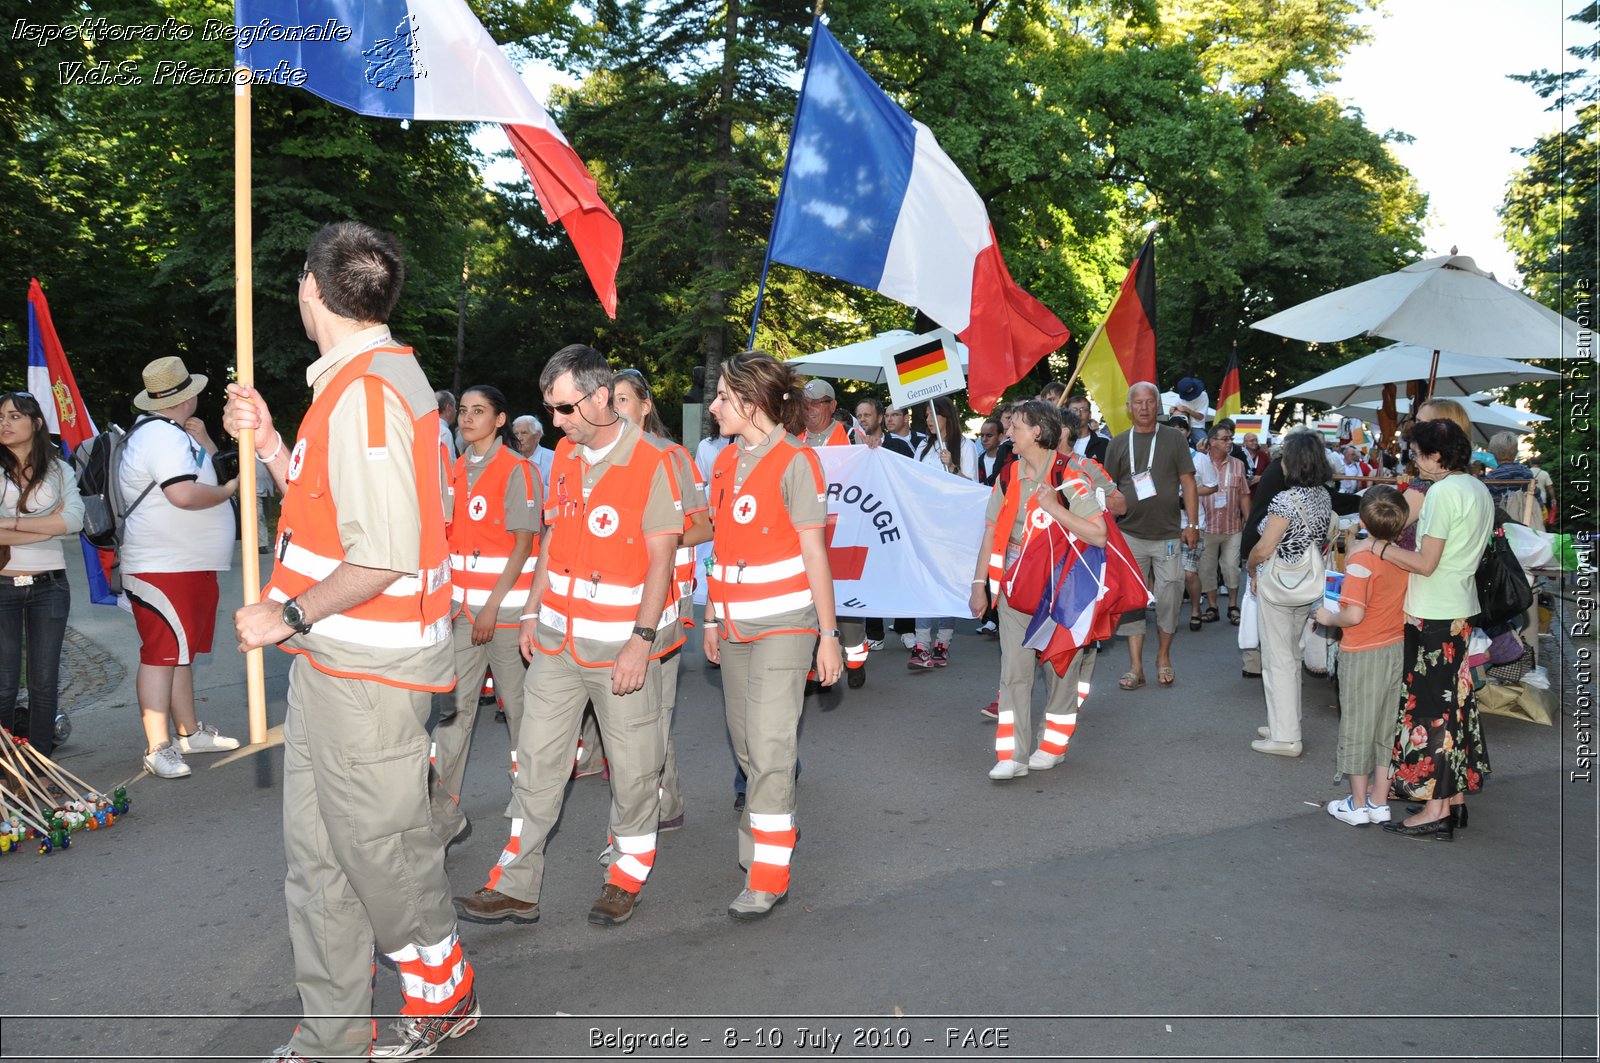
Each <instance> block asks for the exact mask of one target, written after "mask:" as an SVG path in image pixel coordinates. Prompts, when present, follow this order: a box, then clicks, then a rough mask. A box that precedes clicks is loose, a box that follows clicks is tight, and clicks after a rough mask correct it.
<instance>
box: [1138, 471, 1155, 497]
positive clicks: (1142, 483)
mask: <svg viewBox="0 0 1600 1063" xmlns="http://www.w3.org/2000/svg"><path fill="white" fill-rule="evenodd" d="M1133 493H1134V495H1136V496H1137V497H1138V498H1140V499H1145V498H1154V497H1156V481H1155V477H1153V476H1151V475H1150V470H1149V469H1146V470H1145V471H1144V472H1136V473H1134V474H1133Z"/></svg>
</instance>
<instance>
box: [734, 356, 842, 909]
mask: <svg viewBox="0 0 1600 1063" xmlns="http://www.w3.org/2000/svg"><path fill="white" fill-rule="evenodd" d="M804 386H805V382H804V380H803V379H802V378H801V377H800V376H799V374H797V373H795V372H793V371H792V370H791V369H789V368H788V367H787V366H785V365H784V364H783V363H781V362H779V361H778V360H777V359H775V358H773V357H772V356H771V355H770V354H766V353H765V352H762V351H745V352H744V353H742V354H737V355H734V356H733V357H732V358H729V359H727V360H725V361H724V362H723V363H722V376H721V379H719V380H718V381H717V397H716V401H715V402H713V403H712V407H711V409H712V412H713V413H714V414H716V417H717V421H718V423H719V424H721V426H722V430H723V431H724V432H725V433H727V434H728V435H730V436H732V437H733V444H732V445H731V446H729V447H728V448H727V449H725V450H724V451H723V452H722V453H721V454H719V455H718V456H717V461H716V465H715V466H714V467H713V469H712V472H711V483H710V489H709V491H708V494H709V496H710V502H711V519H712V526H713V535H712V550H713V553H714V559H713V563H712V565H711V570H710V572H709V580H708V595H707V598H708V601H707V604H706V623H705V652H706V659H707V660H709V661H710V662H711V663H713V664H720V665H721V667H722V696H723V701H724V705H725V708H726V712H727V718H728V735H729V737H730V738H731V739H732V742H733V753H734V756H735V757H736V758H737V759H738V761H739V767H740V769H741V770H743V772H744V773H745V775H746V776H747V778H748V779H749V783H748V787H747V798H746V804H745V809H744V811H743V812H742V813H741V815H740V818H739V863H740V865H741V866H743V867H744V868H745V869H746V870H747V871H748V872H749V877H748V878H747V879H746V881H745V887H744V889H743V890H741V891H740V893H739V895H738V896H737V897H736V898H734V900H733V903H732V904H730V905H729V906H728V914H729V915H731V916H733V917H734V918H735V919H759V918H762V917H763V916H765V915H767V914H768V913H770V912H771V911H772V909H773V907H774V906H776V905H777V904H779V903H781V902H782V901H783V900H784V898H786V897H787V896H788V892H789V862H790V857H791V856H792V854H793V852H794V845H795V840H796V838H797V837H798V833H797V831H796V829H795V788H794V780H795V763H796V759H797V755H798V746H799V737H800V709H801V703H802V701H803V700H804V697H805V682H806V672H807V670H808V669H809V668H810V667H811V662H812V655H813V653H814V654H815V656H816V672H817V679H818V680H819V681H820V682H821V683H822V684H823V685H824V686H830V685H832V684H833V683H836V682H838V680H839V677H840V675H841V674H842V673H843V671H844V652H843V650H842V648H841V647H840V644H839V628H838V617H837V615H836V614H835V612H834V607H833V573H832V570H831V569H830V568H829V567H828V548H827V542H826V539H825V535H824V529H825V528H826V526H827V518H828V508H827V503H826V500H825V493H826V490H827V483H826V481H825V479H824V477H823V475H822V465H821V463H820V462H819V461H818V460H817V456H816V454H815V453H813V452H812V451H811V450H810V449H809V448H807V447H805V446H804V445H802V444H801V443H800V442H799V440H797V439H795V438H794V437H793V435H792V433H793V431H794V430H795V429H797V428H799V427H800V425H801V420H802V413H801V391H802V388H803V387H804Z"/></svg>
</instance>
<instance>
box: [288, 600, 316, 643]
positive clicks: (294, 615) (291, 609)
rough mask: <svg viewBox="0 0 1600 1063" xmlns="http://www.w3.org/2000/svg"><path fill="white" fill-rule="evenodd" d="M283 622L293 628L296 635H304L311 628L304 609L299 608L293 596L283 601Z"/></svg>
mask: <svg viewBox="0 0 1600 1063" xmlns="http://www.w3.org/2000/svg"><path fill="white" fill-rule="evenodd" d="M283 622H284V623H285V624H287V625H288V626H289V627H291V628H293V629H294V631H295V634H297V635H304V634H306V633H308V632H309V631H310V630H311V622H310V621H309V620H307V619H306V614H305V610H304V609H301V608H300V603H299V602H297V601H296V600H295V599H293V598H290V599H289V600H288V601H286V602H284V603H283Z"/></svg>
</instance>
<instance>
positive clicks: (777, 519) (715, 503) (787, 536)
mask: <svg viewBox="0 0 1600 1063" xmlns="http://www.w3.org/2000/svg"><path fill="white" fill-rule="evenodd" d="M797 453H805V454H807V455H808V457H809V458H810V460H811V461H812V462H815V461H816V456H815V455H812V454H810V452H809V451H802V450H800V449H799V448H798V447H796V446H794V445H793V444H792V443H790V442H788V440H787V439H780V440H779V441H778V442H777V444H776V445H775V446H773V448H772V449H771V450H770V451H768V452H767V453H766V454H764V455H763V456H762V457H761V460H759V461H757V462H756V465H755V468H753V469H751V470H750V473H749V475H748V476H746V477H745V480H744V483H743V484H741V485H740V486H739V489H738V491H737V492H735V491H734V489H733V477H734V473H735V471H736V470H737V467H738V461H739V454H738V448H737V447H727V448H725V449H724V450H723V452H722V453H721V454H718V455H717V463H716V466H715V473H714V474H713V477H712V481H713V482H718V481H721V482H723V483H725V484H727V486H726V487H724V488H722V489H721V490H720V491H719V492H718V494H717V497H716V498H714V499H713V500H712V502H711V514H712V517H711V522H712V529H713V530H712V552H713V554H715V556H716V558H717V562H716V563H715V564H713V565H712V566H711V570H710V572H708V573H707V581H706V587H707V594H708V596H709V598H710V600H711V601H712V602H714V603H715V604H716V612H717V619H718V620H719V621H720V622H722V623H724V624H727V625H728V628H729V630H730V631H731V632H732V633H733V635H735V636H736V637H738V636H739V630H738V623H739V622H740V621H751V620H764V619H766V618H768V617H773V616H782V615H784V614H785V613H794V612H798V611H799V610H802V609H805V608H806V607H807V606H809V605H811V604H812V603H813V602H814V600H815V599H814V598H813V597H812V594H811V582H810V580H809V579H808V578H807V576H806V566H805V560H804V559H803V558H802V557H801V556H800V533H799V532H797V531H795V528H794V523H793V522H792V521H791V520H790V519H789V511H788V508H787V507H786V506H784V504H783V477H784V474H785V473H786V472H787V471H788V469H789V464H790V462H792V461H793V460H794V456H795V455H796V454H797ZM743 499H751V500H753V501H754V503H755V517H754V518H753V519H749V520H747V521H746V522H745V523H740V522H739V520H738V519H737V517H736V516H735V512H736V507H737V506H738V505H739V503H740V501H741V500H743ZM746 512H748V510H747V511H746ZM806 630H814V629H806Z"/></svg>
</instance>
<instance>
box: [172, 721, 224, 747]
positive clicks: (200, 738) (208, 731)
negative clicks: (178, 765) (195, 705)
mask: <svg viewBox="0 0 1600 1063" xmlns="http://www.w3.org/2000/svg"><path fill="white" fill-rule="evenodd" d="M177 746H178V752H180V753H224V752H226V751H228V750H230V749H238V748H239V740H238V739H237V738H229V737H228V736H227V735H223V734H218V733H217V729H216V728H215V727H213V726H211V725H210V724H209V723H198V722H197V726H196V729H195V732H194V734H192V735H186V734H180V735H178V738H177Z"/></svg>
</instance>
